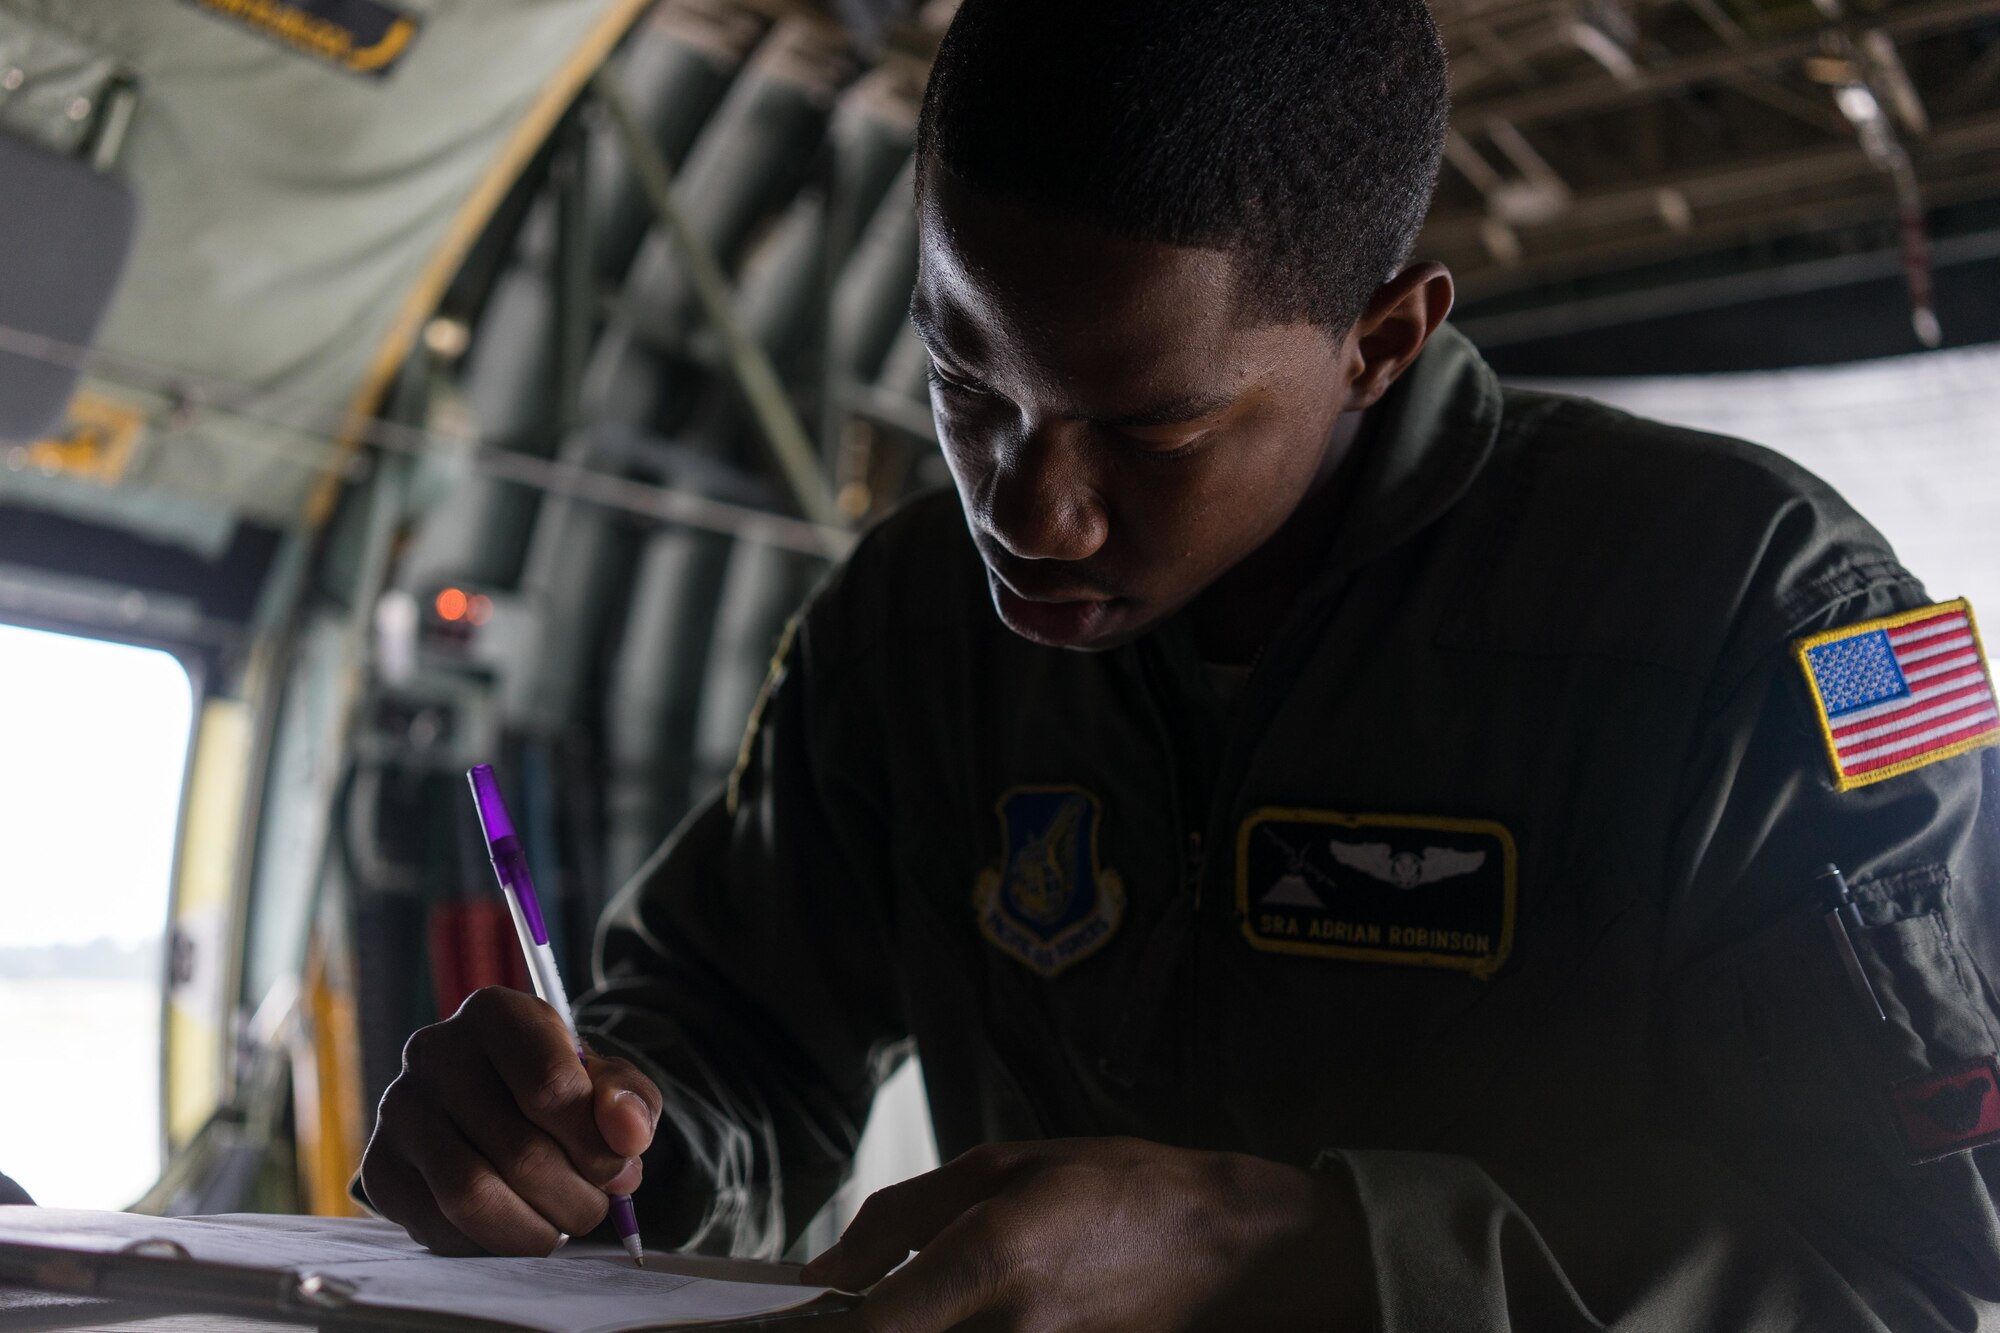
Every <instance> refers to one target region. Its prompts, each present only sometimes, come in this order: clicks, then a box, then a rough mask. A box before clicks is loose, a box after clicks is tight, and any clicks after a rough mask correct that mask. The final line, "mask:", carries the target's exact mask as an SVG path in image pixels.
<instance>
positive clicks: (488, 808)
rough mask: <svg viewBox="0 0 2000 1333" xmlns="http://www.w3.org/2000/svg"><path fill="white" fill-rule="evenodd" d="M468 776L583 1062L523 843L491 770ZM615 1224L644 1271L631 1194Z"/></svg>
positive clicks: (524, 930)
mask: <svg viewBox="0 0 2000 1333" xmlns="http://www.w3.org/2000/svg"><path fill="white" fill-rule="evenodd" d="M465 776H466V778H467V780H469V781H470V782H471V783H472V801H473V804H474V805H476V806H477V807H478V809H479V827H480V828H481V829H483V830H484V831H485V833H486V852H487V855H489V856H491V857H492V858H493V874H494V876H495V877H496V878H497V879H499V881H500V892H501V896H503V897H504V898H506V900H507V911H508V913H509V914H510V915H512V916H513V918H514V932H515V933H516V934H517V935H519V936H520V937H521V952H522V953H524V954H526V955H527V956H528V975H529V976H531V977H533V978H534V981H535V994H537V995H539V996H541V997H542V999H543V1001H544V1002H545V1003H547V1004H548V1006H549V1007H550V1008H552V1009H554V1010H555V1011H556V1014H557V1016H558V1017H560V1018H561V1019H562V1024H563V1027H564V1029H565V1030H567V1031H568V1033H569V1039H570V1041H571V1042H573V1043H574V1044H575V1046H576V1058H577V1059H579V1060H584V1051H583V1038H582V1037H580V1036H578V1035H577V1032H576V1016H575V1015H574V1014H572V1013H570V1011H569V992H567V991H565V990H564V989H563V983H562V974H561V973H560V972H558V971H556V951H555V950H554V949H551V948H550V947H549V929H548V925H547V924H546V923H545V922H544V921H543V920H542V904H541V901H540V900H539V899H537V898H536V897H535V881H534V879H533V878H532V877H530V876H529V874H528V858H527V857H525V856H523V855H522V854H521V840H520V839H519V838H517V837H515V836H514V821H513V820H512V819H510V818H508V816H507V803H506V802H505V801H503V800H501V799H500V784H499V783H498V782H495V781H494V780H493V767H492V765H490V764H474V765H473V766H472V768H471V769H469V770H468V771H467V772H466V775H465ZM585 1063H586V1064H587V1063H588V1061H587V1060H586V1061H585ZM611 1225H612V1227H613V1228H614V1229H615V1230H616V1231H617V1232H618V1240H619V1242H620V1243H621V1244H622V1245H624V1247H625V1253H627V1254H629V1255H631V1256H632V1262H633V1263H635V1264H637V1265H639V1267H641V1268H644V1267H645V1266H646V1251H645V1249H644V1248H643V1247H642V1246H641V1245H640V1244H639V1219H638V1217H637V1216H636V1215H635V1214H634V1213H633V1211H632V1198H631V1196H630V1195H627V1194H614V1195H612V1196H611Z"/></svg>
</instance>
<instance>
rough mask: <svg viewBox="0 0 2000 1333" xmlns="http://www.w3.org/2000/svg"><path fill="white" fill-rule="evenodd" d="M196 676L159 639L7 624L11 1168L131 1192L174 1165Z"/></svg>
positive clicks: (7, 1111) (3, 657) (5, 1055)
mask: <svg viewBox="0 0 2000 1333" xmlns="http://www.w3.org/2000/svg"><path fill="white" fill-rule="evenodd" d="M193 709H194V698H193V687H192V684H191V682H190V680H189V677H188V673H187V669H186V668H185V667H183V666H182V665H181V663H180V662H179V661H178V660H176V659H175V658H174V657H173V656H172V655H171V654H169V653H165V652H161V651H159V650H158V649H154V648H138V647H134V646H132V645H130V644H122V643H111V642H106V641H104V640H100V639H85V638H78V637H75V636H72V635H67V634H51V633H46V632H44V631H41V630H31V629H24V628H20V627H17V626H11V625H0V1070H5V1071H6V1085H7V1091H6V1094H5V1095H4V1096H0V1172H4V1173H6V1174H7V1175H10V1176H12V1177H13V1178H14V1179H15V1180H16V1181H18V1182H19V1183H20V1185H21V1187H22V1188H23V1189H25V1190H27V1191H28V1193H29V1194H31V1195H33V1196H34V1198H35V1200H36V1202H38V1203H41V1204H45V1205H51V1206H56V1207H67V1208H123V1207H125V1206H127V1205H129V1204H131V1203H132V1202H133V1201H135V1200H136V1199H138V1197H139V1196H140V1195H141V1194H143V1193H144V1192H145V1191H146V1190H147V1189H148V1188H149V1187H150V1186H151V1185H152V1184H153V1182H154V1180H155V1179H156V1178H157V1177H158V1175H159V1173H160V1165H161V1138H160V1134H161V1126H160V1086H159V1083H160V1001H161V994H162V986H161V966H162V960H163V943H162V936H163V934H164V932H165V930H166V925H167V908H168V897H169V892H170V888H171V885H172V881H173V858H174V845H175V831H176V827H177V825H178V823H179V816H180V804H181V780H182V776H183V771H184V769H185V767H186V764H187V755H188V744H189V734H190V731H189V729H190V724H191V721H192V717H193Z"/></svg>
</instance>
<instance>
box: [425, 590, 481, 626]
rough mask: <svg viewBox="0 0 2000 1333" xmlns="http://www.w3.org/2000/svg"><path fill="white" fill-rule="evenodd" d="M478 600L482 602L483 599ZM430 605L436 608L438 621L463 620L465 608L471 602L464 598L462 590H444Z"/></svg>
mask: <svg viewBox="0 0 2000 1333" xmlns="http://www.w3.org/2000/svg"><path fill="white" fill-rule="evenodd" d="M480 600H481V601H484V600H485V599H484V598H481V599H480ZM432 605H433V606H435V607H436V608H437V613H438V619H440V620H463V619H465V612H466V610H467V608H468V607H469V606H470V605H471V601H470V599H468V598H467V597H466V595H465V592H464V590H463V589H460V588H446V589H445V590H444V591H443V592H441V593H439V594H438V595H437V601H436V602H434V603H432Z"/></svg>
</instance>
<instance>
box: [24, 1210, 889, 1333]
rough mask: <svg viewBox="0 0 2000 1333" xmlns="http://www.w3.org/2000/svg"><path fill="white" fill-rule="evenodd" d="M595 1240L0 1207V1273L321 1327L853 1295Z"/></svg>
mask: <svg viewBox="0 0 2000 1333" xmlns="http://www.w3.org/2000/svg"><path fill="white" fill-rule="evenodd" d="M647 1263H648V1268H647V1269H646V1270H645V1272H644V1273H641V1272H639V1271H638V1270H635V1269H634V1268H633V1267H632V1264H631V1261H630V1260H629V1259H627V1258H626V1257H625V1255H624V1253H623V1251H621V1250H619V1249H618V1248H617V1247H615V1246H610V1245H582V1244H572V1245H569V1246H565V1247H564V1248H563V1249H562V1250H561V1251H559V1252H558V1254H557V1255H555V1256H551V1257H550V1258H547V1259H494V1258H482V1259H447V1258H443V1257H440V1256H437V1255H433V1254H431V1253H430V1252H429V1251H426V1250H424V1249H423V1248H422V1247H421V1246H418V1245H417V1244H416V1243H415V1242H414V1241H412V1240H410V1239H409V1237H408V1236H406V1235H404V1234H403V1232H402V1230H401V1228H399V1227H396V1226H394V1225H393V1224H391V1223H388V1222H382V1221H376V1220H372V1219H369V1220H364V1219H359V1218H318V1217H310V1218H309V1217H287V1216H275V1215H262V1214H235V1215H225V1216H221V1217H209V1218H155V1217H141V1216H138V1215H136V1214H131V1213H99V1212H83V1211H78V1210H70V1209H52V1208H4V1209H0V1285H9V1286H22V1287H31V1288H37V1289H41V1290H46V1291H56V1292H64V1293H69V1294H72V1295H77V1296H91V1297H98V1298H109V1299H112V1300H116V1301H119V1302H137V1303H142V1304H145V1305H148V1306H153V1307H161V1306H166V1307H174V1308H180V1309H195V1310H201V1311H208V1312H214V1313H224V1314H241V1315H250V1316H256V1317H260V1318H264V1319H275V1320H280V1321H284V1322H290V1323H298V1324H305V1325H313V1326H317V1327H320V1328H323V1329H341V1330H348V1329H353V1330H363V1329H409V1330H440V1331H442V1330H459V1331H465V1333H487V1331H489V1330H490V1331H491V1333H636V1331H637V1330H641V1329H655V1328H721V1327H727V1328H738V1329H741V1328H753V1327H770V1326H772V1325H773V1324H774V1323H777V1322H784V1323H787V1324H795V1321H799V1320H802V1319H803V1320H810V1319H811V1318H812V1317H813V1316H817V1315H822V1314H828V1313H833V1312H836V1311H840V1310H847V1309H851V1308H853V1305H854V1298H852V1297H849V1296H845V1295H842V1294H840V1293H835V1292H829V1291H826V1290H825V1289H824V1288H817V1287H806V1286H801V1285H800V1284H799V1282H798V1279H797V1272H798V1270H797V1267H796V1266H795V1265H789V1264H766V1263H759V1262H755V1261H747V1260H731V1259H716V1258H709V1257H705V1256H698V1255H676V1254H660V1255H657V1256H655V1255H648V1256H647Z"/></svg>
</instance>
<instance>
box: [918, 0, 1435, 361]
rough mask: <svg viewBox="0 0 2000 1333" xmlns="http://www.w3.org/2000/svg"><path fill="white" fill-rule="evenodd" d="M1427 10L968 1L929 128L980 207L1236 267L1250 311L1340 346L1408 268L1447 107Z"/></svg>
mask: <svg viewBox="0 0 2000 1333" xmlns="http://www.w3.org/2000/svg"><path fill="white" fill-rule="evenodd" d="M1450 100H1451V99H1450V75H1449V70H1448V67H1447V64H1446V60H1445V51H1444V43H1443V41H1442V39H1441V38H1440V37H1439V36H1438V30H1437V24H1436V23H1435V22H1434V21H1433V20H1432V18H1431V14H1430V10H1429V8H1428V7H1427V6H1426V5H1425V3H1424V0H965V2H964V4H963V5H962V6H961V7H960V9H959V11H958V14H957V16H956V17H955V18H954V19H953V20H952V24H951V27H950V29H949V30H948V31H947V32H946V33H945V36H944V41H943V43H942V45H940V47H939V48H938V54H937V62H936V64H935V65H934V66H933V67H932V69H931V79H930V87H929V88H928V89H927V90H926V92H925V94H924V105H923V114H922V117H921V118H920V120H919V122H918V125H917V191H918V194H919V195H920V196H921V195H922V193H923V191H924V188H925V180H926V177H927V174H928V172H929V171H930V170H931V169H932V166H933V164H934V163H942V164H943V165H944V166H945V167H946V168H947V169H949V170H950V172H951V173H952V175H953V176H955V177H956V178H958V179H959V180H960V181H962V182H963V183H964V184H965V185H967V186H968V187H969V188H971V189H972V190H973V191H974V192H975V193H978V194H983V195H986V196H988V197H990V198H994V199H999V200H1005V201H1008V202H1012V203H1018V204H1023V205H1026V206H1028V207H1031V208H1035V209H1038V210H1045V211H1047V212H1049V213H1051V214H1053V215H1057V216H1061V217H1065V218H1068V219H1071V220H1076V221H1081V222H1086V223H1090V224H1094V225H1096V226H1100V227H1102V228H1104V229H1106V230H1108V231H1110V232H1113V233H1115V234H1118V235H1122V236H1129V237H1132V238H1134V239H1138V240H1146V241H1158V242H1165V243H1167V244H1172V245H1187V246H1197V247H1202V248H1206V249H1218V250H1227V251H1230V252H1232V253H1233V254H1234V255H1235V256H1236V257H1237V261H1238V263H1239V265H1240V266H1241V271H1242V274H1243V278H1244V284H1245V287H1246V290H1245V292H1244V293H1243V300H1244V314H1245V316H1246V317H1248V318H1252V319H1256V320H1259V321H1266V320H1268V321H1271V322H1286V321H1290V320H1293V319H1301V318H1303V319H1305V320H1308V321H1310V322H1312V323H1315V324H1319V325H1322V326H1324V327H1326V328H1328V329H1329V330H1331V331H1333V332H1335V333H1344V332H1345V331H1346V330H1347V329H1348V328H1349V327H1351V326H1352V325H1353V323H1354V321H1355V319H1356V318H1357V317H1358V316H1359V315H1360V314H1361V311H1362V310H1363V308H1364V307H1366V305H1367V303H1368V299H1369V297H1370V296H1372V295H1373V294H1374V292H1375V289H1376V288H1377V287H1378V286H1380V285H1381V284H1382V283H1383V282H1385V281H1387V280H1388V279H1389V278H1390V277H1392V276H1394V274H1395V273H1396V271H1397V270H1398V269H1399V268H1401V267H1402V265H1403V264H1404V263H1406V262H1407V261H1408V260H1409V257H1410V251H1411V248H1412V247H1413V246H1414V244H1415V243H1416V238H1417V232H1418V231H1419V229H1420V228H1421V227H1422V226H1423V222H1424V215H1425V213H1426V212H1427V211H1428V210H1429V208H1430V200H1431V193H1432V191H1433V190H1434V189H1435V188H1436V186H1437V175H1438V164H1439V160H1440V158H1441V157H1442V154H1443V151H1444V136H1445V129H1446V124H1447V119H1448V114H1449V110H1450Z"/></svg>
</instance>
